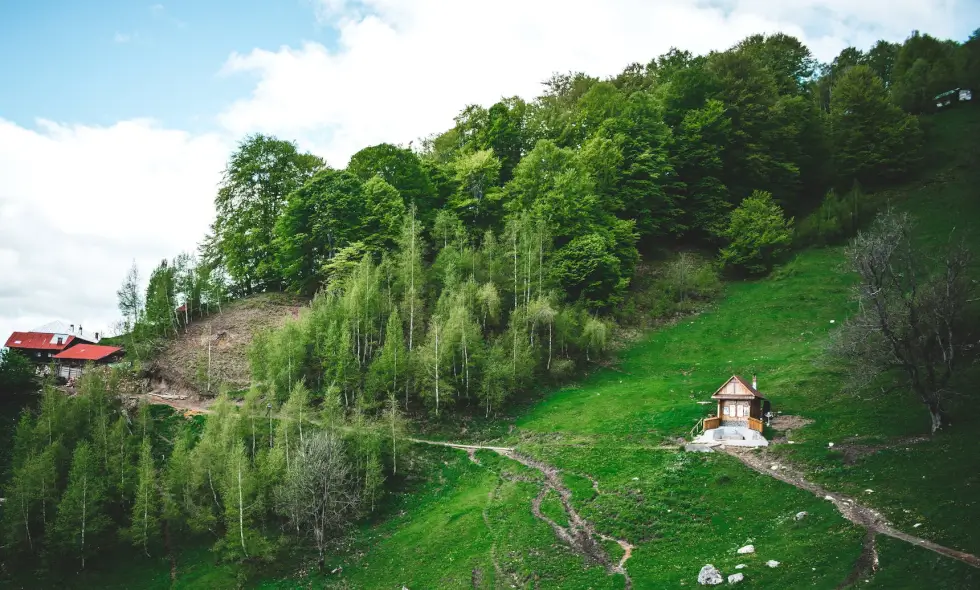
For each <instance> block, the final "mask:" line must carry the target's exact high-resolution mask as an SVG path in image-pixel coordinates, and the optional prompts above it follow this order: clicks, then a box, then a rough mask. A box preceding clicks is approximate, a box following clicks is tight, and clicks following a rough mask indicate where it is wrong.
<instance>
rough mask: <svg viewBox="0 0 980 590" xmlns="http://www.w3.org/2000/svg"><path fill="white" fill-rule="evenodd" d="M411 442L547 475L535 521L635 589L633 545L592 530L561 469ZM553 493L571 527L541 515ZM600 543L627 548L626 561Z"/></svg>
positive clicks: (507, 451) (503, 450) (502, 450)
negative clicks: (503, 461)
mask: <svg viewBox="0 0 980 590" xmlns="http://www.w3.org/2000/svg"><path fill="white" fill-rule="evenodd" d="M408 440H410V441H411V442H414V443H418V444H423V445H434V446H440V447H449V448H451V449H459V450H461V451H466V453H467V454H468V455H469V456H470V460H471V461H473V462H475V463H479V461H478V460H477V458H476V451H478V450H487V451H493V452H495V453H497V454H498V455H500V456H502V457H506V458H508V459H511V460H513V461H517V462H518V463H520V464H522V465H524V466H525V467H530V468H531V469H534V470H536V471H539V472H541V474H542V475H544V478H545V481H544V486H543V487H542V488H541V493H540V494H538V495H537V496H536V497H535V498H534V500H533V501H532V502H531V512H532V514H534V517H535V518H537V519H538V520H540V521H542V522H545V523H547V524H548V525H549V526H550V527H551V529H552V530H553V531H554V532H555V536H556V537H558V538H559V539H561V540H562V541H564V542H565V544H567V545H568V546H569V547H571V548H572V549H574V550H575V551H576V552H577V553H579V554H581V555H582V556H583V557H584V558H585V559H586V560H587V561H591V562H594V563H598V564H600V565H602V566H603V567H604V568H606V572H607V573H609V574H610V575H613V574H618V575H622V576H623V578H625V581H626V583H625V587H626V589H627V590H629V589H630V588H632V587H633V581H632V580H631V579H630V576H629V573H628V572H627V571H626V562H627V561H628V560H629V558H630V557H631V556H632V555H633V545H632V544H630V543H629V541H626V540H625V539H616V538H614V537H610V536H607V535H603V534H601V533H598V532H596V530H595V527H593V526H592V523H590V522H589V521H587V520H586V519H584V518H582V516H581V515H580V514H579V513H578V511H576V510H575V508H574V507H573V506H572V491H571V490H570V489H568V487H567V486H565V484H564V482H563V481H562V479H561V471H560V470H559V469H558V468H556V467H553V466H551V465H548V464H547V463H544V462H542V461H538V460H537V459H534V458H532V457H529V456H527V455H523V454H521V453H518V452H517V450H516V449H514V448H513V447H494V446H484V445H464V444H457V443H449V442H442V441H432V440H423V439H418V438H410V439H408ZM590 479H591V478H590ZM593 487H594V488H595V489H596V492H598V482H596V481H595V480H593ZM551 490H554V492H555V493H557V494H558V498H559V500H560V501H561V505H562V508H563V509H564V511H565V515H566V517H567V518H568V526H562V525H560V524H558V523H557V522H555V521H554V520H552V519H551V518H549V517H548V516H547V515H545V514H544V513H543V512H541V502H542V501H543V500H544V498H545V496H546V495H547V494H548V492H549V491H551ZM599 540H603V541H612V542H615V543H617V544H618V545H619V546H620V547H622V548H623V557H622V558H621V559H620V560H619V562H617V563H614V562H613V560H612V558H610V557H609V554H608V553H607V552H606V549H605V547H603V546H602V543H600V542H599Z"/></svg>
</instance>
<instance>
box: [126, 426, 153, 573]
mask: <svg viewBox="0 0 980 590" xmlns="http://www.w3.org/2000/svg"><path fill="white" fill-rule="evenodd" d="M159 494H160V492H159V490H158V488H157V470H156V466H155V465H154V464H153V454H152V448H151V445H150V440H149V439H148V438H144V439H143V443H142V444H141V445H140V460H139V468H138V480H137V486H136V494H135V497H134V498H133V512H132V527H131V529H130V537H131V539H132V542H133V545H134V546H136V547H142V548H143V553H145V554H146V556H147V557H149V556H150V545H151V544H153V542H154V541H155V540H156V539H157V538H158V536H159V533H160V516H159V515H160V495H159Z"/></svg>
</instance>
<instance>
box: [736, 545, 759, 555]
mask: <svg viewBox="0 0 980 590" xmlns="http://www.w3.org/2000/svg"><path fill="white" fill-rule="evenodd" d="M738 552H739V554H742V555H744V554H746V553H755V545H746V546H745V547H739V549H738Z"/></svg>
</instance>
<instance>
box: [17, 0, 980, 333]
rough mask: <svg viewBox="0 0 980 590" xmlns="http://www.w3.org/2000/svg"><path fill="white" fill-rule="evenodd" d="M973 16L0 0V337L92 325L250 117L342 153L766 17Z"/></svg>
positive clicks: (837, 1)
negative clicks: (555, 76) (564, 76)
mask: <svg viewBox="0 0 980 590" xmlns="http://www.w3.org/2000/svg"><path fill="white" fill-rule="evenodd" d="M83 4H84V5H85V6H84V7H83V6H82V5H83ZM976 26H980V2H976V1H975V0H863V1H855V0H824V1H819V0H669V1H668V0H604V1H602V2H599V1H595V2H585V1H579V0H494V1H493V2H487V1H483V0H410V1H409V0H234V1H233V0H172V1H165V2H163V3H162V4H156V3H146V2H141V1H140V0H98V1H96V2H85V3H82V2H73V1H70V0H30V1H28V0H19V1H18V0H14V1H9V2H3V3H0V79H2V90H0V342H2V341H3V340H4V339H6V336H7V334H9V332H10V331H12V330H14V329H30V328H33V327H35V326H38V325H41V324H44V323H47V322H49V321H52V320H55V319H61V320H65V321H68V322H69V323H76V324H77V323H79V322H81V323H83V325H84V326H85V327H86V329H93V330H94V329H99V328H106V327H109V325H110V324H111V323H113V322H114V321H115V320H116V319H117V318H118V312H117V311H116V297H115V292H116V289H117V288H118V286H119V283H120V282H121V280H122V278H123V277H124V276H125V274H126V271H127V269H128V268H129V266H130V265H131V264H132V262H133V261H134V260H135V261H136V262H137V264H138V265H139V266H140V269H141V271H142V273H143V275H144V279H145V277H146V275H147V274H148V272H149V270H150V268H151V267H152V265H153V264H155V263H156V262H158V261H159V260H160V259H161V258H164V257H168V258H169V257H172V256H173V255H175V254H176V253H178V252H180V251H181V250H190V249H193V248H194V247H195V245H196V244H197V242H198V240H199V239H200V238H201V237H202V235H203V234H204V232H205V231H206V229H207V226H208V224H209V222H210V221H211V219H212V216H213V208H212V199H213V196H214V193H215V187H216V184H217V182H218V180H219V177H220V173H221V170H222V168H223V166H224V163H225V160H226V158H227V156H228V154H229V152H230V150H231V149H232V147H233V146H234V144H235V142H236V140H237V139H239V138H241V137H242V136H243V135H244V134H246V133H249V132H255V131H261V132H265V133H272V134H276V135H278V136H280V137H282V138H286V139H292V140H296V141H297V142H298V143H299V145H300V146H301V147H302V148H304V149H308V150H312V151H314V152H316V153H318V154H319V155H322V156H324V157H325V158H326V159H327V161H328V163H330V164H331V165H333V166H343V165H344V164H345V163H346V161H347V159H348V158H349V157H350V155H351V154H353V153H354V152H355V151H357V150H358V149H360V148H362V147H365V146H368V145H372V144H376V143H380V142H385V141H386V142H392V143H407V142H408V141H410V140H413V139H417V138H419V137H422V136H425V135H428V134H429V133H431V132H434V131H440V130H443V129H446V128H448V127H449V126H451V125H452V118H453V116H454V115H455V114H456V113H457V112H458V111H459V110H460V109H461V108H462V107H463V106H465V105H466V104H468V103H482V104H490V103H492V102H494V101H495V100H496V99H498V98H499V97H501V96H511V95H515V94H517V95H521V96H524V97H527V98H531V97H534V96H536V95H537V94H538V91H539V89H540V82H541V81H542V80H544V79H545V78H547V77H548V76H549V75H550V74H551V73H552V72H556V71H568V70H581V71H585V72H587V73H590V74H593V75H598V76H604V75H609V74H614V73H616V72H617V71H619V70H620V69H622V67H623V66H625V65H626V64H628V63H630V62H634V61H639V62H646V61H648V60H649V59H650V58H652V57H654V56H656V55H659V54H661V53H663V52H664V51H666V50H667V49H669V48H670V47H671V46H676V47H680V48H684V49H689V50H691V51H694V52H696V53H701V52H705V51H708V50H711V49H723V48H725V47H728V46H730V45H732V44H733V43H735V42H737V41H738V40H739V39H741V38H743V37H745V36H746V35H749V34H752V33H761V32H776V31H783V32H786V33H789V34H792V35H795V36H797V37H799V38H801V39H802V40H803V41H804V42H805V43H807V44H808V45H809V46H810V48H811V49H812V50H813V52H814V53H815V54H816V56H817V57H818V58H820V59H821V60H829V59H831V58H833V56H834V55H836V53H837V52H838V51H839V50H840V49H841V48H843V47H845V46H847V45H856V46H858V47H861V48H867V47H868V46H870V45H871V44H872V43H873V42H874V41H875V40H877V39H879V38H884V39H889V40H893V41H901V40H902V39H904V38H905V37H906V36H907V35H908V34H909V32H910V31H911V30H913V29H919V30H921V31H924V32H928V33H930V34H933V35H936V36H940V37H946V38H955V39H959V40H963V39H965V38H966V37H967V36H968V35H969V34H970V32H971V31H972V30H973V28H975V27H976Z"/></svg>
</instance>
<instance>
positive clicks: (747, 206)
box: [719, 191, 793, 275]
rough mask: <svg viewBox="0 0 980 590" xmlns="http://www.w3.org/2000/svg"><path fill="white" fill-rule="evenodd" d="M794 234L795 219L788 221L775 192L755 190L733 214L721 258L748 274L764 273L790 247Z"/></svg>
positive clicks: (726, 263) (722, 260) (724, 263)
mask: <svg viewBox="0 0 980 590" xmlns="http://www.w3.org/2000/svg"><path fill="white" fill-rule="evenodd" d="M792 235H793V218H792V217H791V218H789V219H788V220H787V219H786V217H785V216H784V215H783V210H782V209H781V208H780V207H779V205H777V204H776V203H775V201H773V200H772V195H771V194H770V193H767V192H764V191H755V192H753V193H752V195H751V196H749V197H746V198H745V200H744V201H742V204H741V205H739V206H738V208H736V209H735V210H734V211H732V214H731V221H730V223H729V225H728V228H727V229H726V230H725V233H724V237H725V238H726V239H727V240H728V245H727V246H725V247H724V248H722V250H721V252H720V254H719V261H720V262H721V265H722V267H723V268H725V269H739V270H742V271H744V272H747V273H749V274H756V275H759V274H765V273H768V272H769V271H770V270H772V267H773V265H774V264H776V262H778V261H779V259H780V258H781V257H782V255H783V254H784V253H785V252H786V250H787V249H788V248H789V245H790V243H791V242H792Z"/></svg>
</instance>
